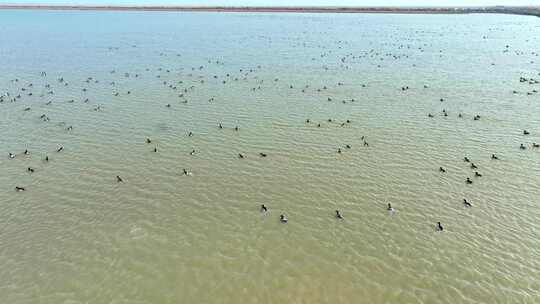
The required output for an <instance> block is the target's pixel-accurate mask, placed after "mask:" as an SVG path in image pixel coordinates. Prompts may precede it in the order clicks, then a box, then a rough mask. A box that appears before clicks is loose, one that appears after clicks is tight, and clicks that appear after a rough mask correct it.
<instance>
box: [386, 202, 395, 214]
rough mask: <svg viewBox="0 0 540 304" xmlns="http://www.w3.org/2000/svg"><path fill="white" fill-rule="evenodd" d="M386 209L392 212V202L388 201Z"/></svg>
mask: <svg viewBox="0 0 540 304" xmlns="http://www.w3.org/2000/svg"><path fill="white" fill-rule="evenodd" d="M386 210H388V211H390V212H394V208H393V207H392V204H390V203H388V207H386Z"/></svg>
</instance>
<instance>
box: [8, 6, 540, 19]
mask: <svg viewBox="0 0 540 304" xmlns="http://www.w3.org/2000/svg"><path fill="white" fill-rule="evenodd" d="M1 9H4V10H7V9H14V10H16V9H20V10H22V9H31V10H79V11H171V12H223V13H226V12H246V13H251V12H259V13H356V14H359V13H371V14H513V15H529V16H537V17H540V6H528V7H525V6H523V7H510V6H489V7H322V6H321V7H315V6H313V7H309V6H303V7H299V6H86V5H39V4H35V5H17V4H0V10H1Z"/></svg>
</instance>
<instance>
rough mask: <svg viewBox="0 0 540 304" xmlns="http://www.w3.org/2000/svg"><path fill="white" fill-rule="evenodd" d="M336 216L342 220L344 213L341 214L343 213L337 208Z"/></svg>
mask: <svg viewBox="0 0 540 304" xmlns="http://www.w3.org/2000/svg"><path fill="white" fill-rule="evenodd" d="M336 218H338V219H340V220H342V219H343V215H341V213H339V210H336Z"/></svg>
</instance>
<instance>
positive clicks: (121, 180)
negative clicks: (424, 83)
mask: <svg viewBox="0 0 540 304" xmlns="http://www.w3.org/2000/svg"><path fill="white" fill-rule="evenodd" d="M116 181H117V182H118V183H121V182H123V181H124V180H123V179H122V178H121V177H120V175H117V176H116Z"/></svg>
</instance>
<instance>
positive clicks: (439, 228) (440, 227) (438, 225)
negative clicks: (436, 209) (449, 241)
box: [437, 222, 444, 231]
mask: <svg viewBox="0 0 540 304" xmlns="http://www.w3.org/2000/svg"><path fill="white" fill-rule="evenodd" d="M437 230H438V231H443V230H444V228H443V226H442V225H441V222H437Z"/></svg>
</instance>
